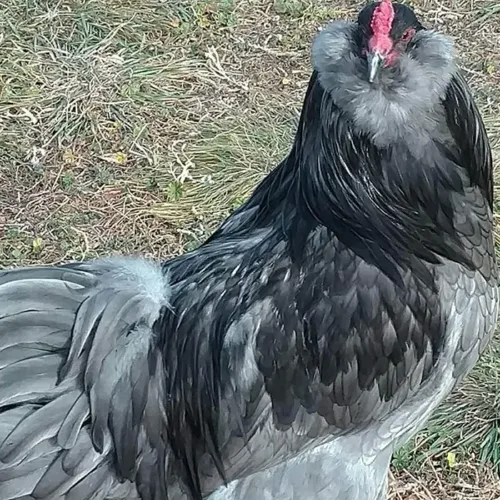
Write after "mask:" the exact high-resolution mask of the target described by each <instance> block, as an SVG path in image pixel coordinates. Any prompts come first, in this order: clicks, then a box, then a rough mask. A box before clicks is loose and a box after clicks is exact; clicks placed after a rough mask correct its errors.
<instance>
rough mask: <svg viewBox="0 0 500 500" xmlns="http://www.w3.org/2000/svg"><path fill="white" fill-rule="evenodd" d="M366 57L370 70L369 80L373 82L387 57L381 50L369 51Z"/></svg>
mask: <svg viewBox="0 0 500 500" xmlns="http://www.w3.org/2000/svg"><path fill="white" fill-rule="evenodd" d="M366 58H367V61H368V70H369V74H368V81H369V82H370V83H373V82H374V81H375V78H376V77H377V75H378V72H379V71H380V68H381V67H382V66H383V64H384V61H385V58H384V56H382V55H381V54H380V53H379V52H373V53H368V54H367V57H366Z"/></svg>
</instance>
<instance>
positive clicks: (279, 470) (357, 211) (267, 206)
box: [0, 0, 498, 500]
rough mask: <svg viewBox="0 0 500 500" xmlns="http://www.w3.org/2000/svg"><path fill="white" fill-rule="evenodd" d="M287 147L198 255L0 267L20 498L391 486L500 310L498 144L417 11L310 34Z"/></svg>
mask: <svg viewBox="0 0 500 500" xmlns="http://www.w3.org/2000/svg"><path fill="white" fill-rule="evenodd" d="M312 63H313V67H314V68H313V72H312V77H311V79H310V83H309V87H308V89H307V92H306V96H305V100H304V105H303V109H302V113H301V118H300V122H299V125H298V130H297V132H296V136H295V140H294V142H293V146H292V147H291V150H290V152H289V154H288V155H287V157H286V158H285V159H284V160H283V161H282V163H281V164H280V165H278V166H277V167H276V169H275V170H274V171H273V172H271V174H270V175H269V176H268V177H266V178H265V179H264V180H263V181H262V182H261V183H260V185H259V186H258V187H257V188H256V190H255V192H254V193H253V195H252V196H251V197H250V199H249V200H248V201H247V202H246V203H245V204H244V205H242V206H241V207H240V208H239V209H238V210H237V211H236V212H235V213H233V214H232V216H231V217H229V218H228V219H227V220H226V221H225V222H224V223H223V224H222V225H221V226H220V228H219V229H218V230H217V231H216V232H215V233H214V234H213V235H212V236H211V237H210V238H209V239H208V240H207V241H206V242H205V243H204V244H203V245H202V246H201V247H200V248H198V249H196V250H194V251H192V252H190V253H187V254H185V255H182V256H179V257H176V258H174V259H171V260H169V261H167V262H165V263H157V262H153V261H149V260H146V259H140V258H131V257H129V258H126V257H114V258H106V259H100V260H95V261H87V262H83V263H71V264H65V265H59V266H45V267H44V266H40V267H30V268H20V269H13V270H6V271H3V272H2V273H1V274H0V498H1V499H2V500H32V499H36V500H49V499H50V500H63V499H64V500H103V499H114V500H117V499H120V500H121V499H129V500H133V499H141V500H165V499H167V498H168V499H170V500H181V499H194V500H200V499H206V498H209V499H210V500H229V499H245V500H261V499H262V498H265V499H266V498H268V499H283V500H285V499H286V500H289V499H299V498H300V499H319V500H323V499H324V500H326V499H328V500H375V499H377V500H379V499H380V500H381V499H385V498H386V495H387V477H388V469H389V464H390V460H391V455H392V453H393V451H394V450H395V449H396V448H397V447H398V446H400V445H401V444H402V443H404V442H405V441H407V440H408V439H409V437H410V436H412V435H413V434H414V433H415V432H416V431H417V430H418V429H420V428H421V427H422V426H424V425H425V423H426V421H427V420H428V418H429V416H430V415H431V413H432V412H433V410H434V409H435V408H436V407H437V406H438V405H439V404H440V402H441V401H442V400H443V399H444V398H445V397H446V396H447V395H448V394H449V393H450V392H451V391H452V390H453V389H454V387H455V386H456V385H457V384H458V383H459V382H460V381H461V379H462V378H463V377H464V376H465V375H466V374H467V373H468V372H469V371H470V370H471V369H472V367H473V366H474V364H475V363H476V361H477V359H478V357H479V355H480V353H481V351H482V350H483V349H484V348H485V346H486V344H487V343H488V340H489V338H490V337H491V335H492V333H493V331H494V328H495V324H496V320H497V312H498V291H497V269H496V262H495V254H494V242H493V220H492V203H493V200H492V196H493V194H492V160H491V153H490V147H489V144H488V140H487V136H486V133H485V129H484V126H483V122H482V120H481V117H480V114H479V112H478V109H477V107H476V105H475V103H474V101H473V98H472V96H471V93H470V91H469V89H468V87H467V84H466V82H465V81H464V79H463V77H462V76H461V74H460V72H459V70H458V69H457V66H456V62H455V59H454V54H453V46H452V43H451V41H450V40H449V39H448V38H446V37H445V36H443V35H441V34H439V33H437V32H434V31H430V30H427V29H425V28H424V27H423V26H422V25H421V23H420V22H419V21H418V19H417V17H416V16H415V14H414V12H413V11H412V10H411V9H410V8H409V7H407V6H405V5H401V4H397V3H394V4H393V3H391V2H390V1H389V0H383V1H382V2H378V3H373V4H369V5H367V6H366V7H364V8H363V9H362V10H361V12H360V13H359V16H358V18H357V20H356V21H355V22H354V21H353V22H348V21H337V22H332V23H331V24H330V25H328V26H327V27H326V28H325V29H323V30H322V31H321V32H320V33H319V34H318V35H317V37H316V38H315V40H314V43H313V47H312Z"/></svg>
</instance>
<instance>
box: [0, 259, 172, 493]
mask: <svg viewBox="0 0 500 500" xmlns="http://www.w3.org/2000/svg"><path fill="white" fill-rule="evenodd" d="M168 301H169V288H168V285H167V280H166V278H165V276H164V275H163V273H162V270H161V268H160V266H158V265H156V264H153V263H150V262H148V261H145V260H140V259H106V260H102V261H95V262H88V263H84V264H73V265H68V266H61V267H55V268H51V267H40V268H32V269H19V270H13V271H7V272H4V273H0V304H1V308H0V498H1V499H2V500H29V499H31V498H33V499H36V500H49V499H61V500H62V499H64V500H90V499H92V500H100V499H104V498H105V497H106V496H111V497H113V498H115V497H116V495H120V496H119V497H120V498H130V499H134V498H139V493H138V491H140V492H141V493H140V494H141V498H142V499H143V500H160V499H162V500H163V499H165V498H166V497H167V491H166V478H165V469H166V457H167V454H168V449H167V445H166V443H165V442H164V439H165V438H164V436H165V435H166V432H165V430H162V429H164V427H165V425H166V423H165V417H164V415H165V409H164V408H163V406H162V404H163V402H164V401H165V400H166V398H165V389H164V384H165V382H164V380H163V379H164V371H163V370H164V368H163V359H162V355H161V352H160V350H159V349H158V348H157V342H158V338H157V337H158V332H157V331H156V328H157V321H158V319H159V318H160V316H161V315H162V314H164V311H165V309H166V308H168ZM133 482H134V483H135V484H132V483H133Z"/></svg>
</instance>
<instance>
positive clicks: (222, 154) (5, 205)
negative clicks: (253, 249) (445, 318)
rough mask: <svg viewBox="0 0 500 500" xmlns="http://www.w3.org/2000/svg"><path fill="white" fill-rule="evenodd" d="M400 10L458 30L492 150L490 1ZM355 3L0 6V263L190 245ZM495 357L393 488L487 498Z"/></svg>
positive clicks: (112, 1) (277, 126) (227, 204)
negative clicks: (336, 21)
mask: <svg viewBox="0 0 500 500" xmlns="http://www.w3.org/2000/svg"><path fill="white" fill-rule="evenodd" d="M412 4H413V6H414V7H415V8H416V10H417V12H418V13H420V14H421V15H422V16H423V17H424V18H425V20H426V23H427V25H428V26H432V27H436V28H438V29H440V30H443V31H445V32H447V33H448V34H450V35H451V36H453V37H454V39H455V40H456V42H457V45H458V48H459V50H460V54H461V57H462V61H463V64H464V67H465V69H466V76H467V78H468V80H469V82H470V83H471V85H472V87H473V89H474V92H475V94H476V97H477V99H478V101H479V103H480V105H481V108H482V110H483V113H484V117H485V121H486V123H487V126H488V130H489V133H490V137H491V140H492V144H493V146H494V149H495V153H496V158H497V159H498V158H499V152H500V4H498V0H496V2H495V1H492V2H490V1H477V0H469V1H465V0H446V1H442V2H440V1H436V0H417V1H413V2H412ZM360 5H361V3H360V2H352V1H345V0H341V1H339V2H332V1H331V0H245V1H241V0H177V1H173V0H170V1H164V0H134V1H132V0H59V1H58V0H45V1H42V0H0V266H10V265H20V264H30V263H40V262H45V263H54V262H59V261H61V260H69V259H83V258H89V257H93V256H96V255H105V254H109V253H113V252H129V253H130V252H142V253H146V254H148V255H152V256H155V257H160V258H161V257H167V256H170V255H173V254H176V253H179V252H182V251H185V250H186V249H188V248H191V247H192V246H194V245H196V244H198V243H199V241H200V240H202V239H203V238H204V237H205V236H206V235H207V234H208V233H209V232H210V231H211V230H213V228H214V227H215V226H216V224H217V223H218V222H219V221H220V220H221V219H222V218H223V217H225V216H226V215H227V214H228V213H229V212H230V210H232V209H233V208H234V207H235V206H237V205H238V204H239V203H241V201H242V200H243V199H245V197H246V196H248V194H249V193H250V192H251V190H252V188H253V186H254V185H255V184H256V183H257V182H258V180H259V179H260V178H262V176H263V175H265V174H266V172H268V171H269V169H270V168H272V167H273V165H275V164H276V162H277V161H278V160H279V159H280V158H281V157H282V156H283V154H284V153H285V152H286V150H287V148H288V147H289V144H290V139H291V136H292V133H293V129H294V126H295V123H296V119H297V116H298V112H299V110H300V106H301V101H302V98H303V95H304V90H305V87H306V85H307V80H308V78H309V74H310V65H309V48H310V42H311V39H312V36H313V35H314V33H315V31H316V29H317V28H318V26H320V25H321V24H323V23H324V22H326V21H327V20H329V19H333V18H339V17H348V16H352V15H354V14H355V12H356V10H358V9H359V7H360ZM499 199H500V198H499ZM497 207H498V210H499V213H500V204H497ZM495 353H496V351H492V354H490V356H489V357H486V358H485V360H483V363H482V365H481V366H480V367H479V368H478V369H477V370H476V372H475V374H474V376H473V377H471V379H470V380H469V383H468V385H465V386H464V388H463V389H462V391H460V392H458V393H457V394H456V395H455V396H454V397H453V399H452V400H450V402H449V403H448V404H447V405H445V406H444V407H443V408H442V411H440V413H438V415H436V418H435V420H434V421H433V423H432V424H431V425H430V426H429V428H428V430H427V431H425V432H424V433H422V434H420V435H419V436H418V437H417V439H416V440H415V441H414V442H413V443H412V445H411V447H407V448H405V449H404V450H402V451H401V452H400V453H399V454H398V455H397V456H396V457H395V465H394V474H395V477H394V478H393V481H392V493H391V495H392V497H391V498H393V499H398V500H401V499H405V500H406V499H407V500H410V499H415V500H417V499H426V500H429V499H459V498H461V499H465V498H467V499H481V500H487V499H488V500H490V499H494V498H497V499H498V498H500V485H499V483H498V477H497V475H496V474H495V473H494V472H493V470H492V468H491V466H488V465H481V464H480V458H481V455H482V456H483V458H486V459H488V460H490V461H491V460H492V461H496V462H497V463H500V437H498V436H500V434H499V433H498V431H497V427H496V424H497V421H498V415H497V411H498V410H497V408H498V407H499V405H498V404H497V399H498V394H499V393H500V391H498V384H497V375H496V374H497V373H500V371H499V370H498V368H499V363H498V361H497V359H498V358H497V356H496V354H495ZM494 374H495V375H494ZM497 435H498V436H497ZM497 440H498V441H497ZM481 444H482V445H483V446H482V447H481ZM415 450H416V451H415ZM485 450H486V451H485ZM449 452H453V453H455V454H456V457H457V458H456V464H455V466H454V467H450V464H449V461H447V459H446V457H447V454H448V453H449Z"/></svg>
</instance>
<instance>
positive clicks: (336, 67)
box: [312, 21, 456, 149]
mask: <svg viewBox="0 0 500 500" xmlns="http://www.w3.org/2000/svg"><path fill="white" fill-rule="evenodd" d="M368 36H369V35H367V34H366V31H365V30H364V29H363V26H361V25H360V24H359V22H347V21H338V22H333V23H331V24H330V25H328V26H327V27H326V28H325V29H324V30H323V31H321V32H320V33H319V35H318V36H317V37H316V39H315V41H314V44H313V49H312V60H313V65H314V68H315V69H316V70H317V71H318V74H319V79H320V81H321V84H322V85H323V87H324V88H325V89H326V90H327V91H328V92H329V93H330V95H331V97H332V99H333V101H334V103H335V104H336V105H337V106H339V108H341V109H342V111H343V112H344V113H345V114H346V115H347V116H348V117H349V119H350V120H352V122H353V123H354V125H355V127H356V128H357V129H358V131H359V132H362V133H366V134H367V135H368V136H369V137H370V139H371V140H373V141H374V142H375V143H376V144H378V145H380V146H383V145H387V144H389V143H391V142H395V141H398V140H404V139H405V138H408V137H411V138H412V140H413V141H415V142H417V144H418V146H417V147H420V146H422V142H425V141H427V140H429V137H430V136H435V134H440V133H442V131H441V130H440V127H439V120H440V119H441V118H442V110H441V109H440V103H441V101H442V99H443V98H444V97H445V93H446V89H447V87H448V85H449V83H450V81H451V78H452V76H453V75H454V73H455V71H456V65H455V61H454V51H453V45H452V42H451V40H450V39H448V38H447V37H445V36H444V35H441V34H439V33H436V32H434V31H428V30H424V29H419V30H418V31H416V32H415V34H414V35H413V36H412V38H411V40H410V41H409V42H408V43H407V44H405V46H404V47H399V49H398V50H397V53H396V54H395V56H394V60H393V61H392V62H391V64H390V65H387V66H384V67H382V68H381V69H380V71H379V74H378V75H377V76H378V77H377V79H376V80H375V81H374V82H371V83H370V82H369V67H368V61H367V53H369V52H368V50H369V49H367V48H364V47H365V46H367V45H368ZM414 149H417V148H414Z"/></svg>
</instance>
